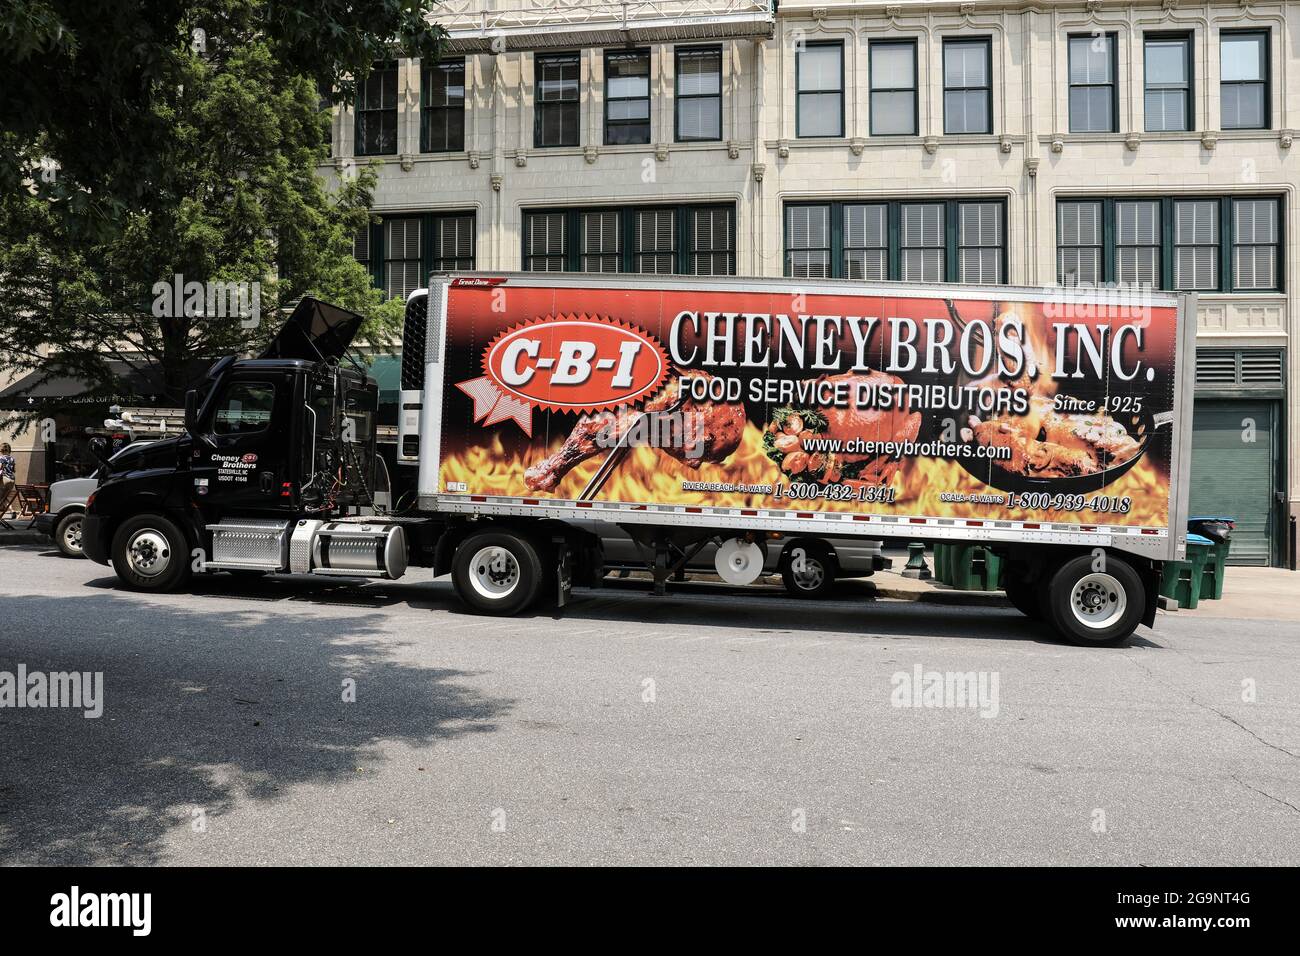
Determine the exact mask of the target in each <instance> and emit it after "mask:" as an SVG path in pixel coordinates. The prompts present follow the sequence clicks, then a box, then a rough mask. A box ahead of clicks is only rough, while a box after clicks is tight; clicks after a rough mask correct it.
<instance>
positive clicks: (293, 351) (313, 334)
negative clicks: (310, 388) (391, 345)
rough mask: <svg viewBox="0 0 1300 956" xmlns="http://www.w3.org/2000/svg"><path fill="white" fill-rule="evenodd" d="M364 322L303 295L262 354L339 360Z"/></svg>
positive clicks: (316, 359)
mask: <svg viewBox="0 0 1300 956" xmlns="http://www.w3.org/2000/svg"><path fill="white" fill-rule="evenodd" d="M364 321H365V320H364V319H363V318H362V317H361V316H359V315H357V314H356V313H355V312H349V311H348V310H347V309H341V308H339V307H338V306H337V305H330V304H329V303H328V302H322V301H321V300H320V299H314V298H312V297H311V296H303V297H302V299H301V300H300V301H299V302H298V305H297V306H296V307H295V308H294V310H293V314H292V315H290V316H289V319H288V321H287V322H285V323H284V325H283V326H282V327H281V328H280V331H279V332H277V333H276V334H275V338H273V339H272V340H271V344H270V345H268V346H267V347H266V351H265V352H263V353H262V354H261V356H259V357H260V358H264V359H275V358H279V359H305V360H306V361H309V362H328V361H335V362H337V361H339V360H341V359H342V358H343V353H344V352H346V351H347V349H348V346H349V345H351V344H352V339H353V337H354V336H355V335H356V334H357V330H358V329H360V328H361V323H362V322H364Z"/></svg>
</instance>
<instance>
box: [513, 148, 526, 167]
mask: <svg viewBox="0 0 1300 956" xmlns="http://www.w3.org/2000/svg"><path fill="white" fill-rule="evenodd" d="M515 165H516V166H518V167H519V168H520V169H522V168H523V167H525V166H527V165H528V153H527V152H526V151H525V150H522V149H517V150H515Z"/></svg>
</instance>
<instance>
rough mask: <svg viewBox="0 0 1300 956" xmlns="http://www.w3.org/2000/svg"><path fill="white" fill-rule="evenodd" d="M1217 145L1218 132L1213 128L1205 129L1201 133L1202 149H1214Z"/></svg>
mask: <svg viewBox="0 0 1300 956" xmlns="http://www.w3.org/2000/svg"><path fill="white" fill-rule="evenodd" d="M1218 145H1219V134H1218V133H1216V132H1214V131H1213V130H1208V129H1207V130H1206V131H1205V132H1203V133H1202V134H1201V146H1202V148H1204V149H1210V150H1212V149H1214V147H1216V146H1218Z"/></svg>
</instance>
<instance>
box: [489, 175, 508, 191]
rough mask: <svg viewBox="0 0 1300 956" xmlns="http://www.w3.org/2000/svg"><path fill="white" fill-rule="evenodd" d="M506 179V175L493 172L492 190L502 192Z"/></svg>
mask: <svg viewBox="0 0 1300 956" xmlns="http://www.w3.org/2000/svg"><path fill="white" fill-rule="evenodd" d="M505 181H506V178H505V177H504V176H502V175H501V174H500V173H493V174H492V191H493V192H494V193H499V192H501V186H502V185H503V184H504V183H505Z"/></svg>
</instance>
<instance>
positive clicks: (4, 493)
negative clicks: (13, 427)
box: [0, 442, 17, 515]
mask: <svg viewBox="0 0 1300 956" xmlns="http://www.w3.org/2000/svg"><path fill="white" fill-rule="evenodd" d="M16 464H17V463H16V462H15V461H14V455H13V449H12V448H11V447H10V446H9V443H8V442H0V515H2V514H4V512H5V511H6V510H7V507H6V506H7V505H8V503H9V496H10V495H12V494H13V493H14V483H15V478H14V466H15V465H16Z"/></svg>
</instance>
